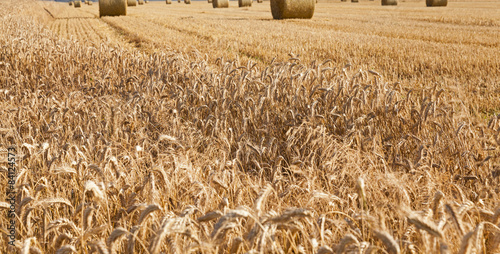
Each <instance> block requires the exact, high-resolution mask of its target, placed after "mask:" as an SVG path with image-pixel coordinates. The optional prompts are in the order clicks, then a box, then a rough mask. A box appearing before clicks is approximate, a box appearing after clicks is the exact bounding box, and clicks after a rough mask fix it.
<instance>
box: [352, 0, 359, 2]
mask: <svg viewBox="0 0 500 254" xmlns="http://www.w3.org/2000/svg"><path fill="white" fill-rule="evenodd" d="M351 3H359V0H351Z"/></svg>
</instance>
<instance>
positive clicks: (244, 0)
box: [238, 0, 252, 7]
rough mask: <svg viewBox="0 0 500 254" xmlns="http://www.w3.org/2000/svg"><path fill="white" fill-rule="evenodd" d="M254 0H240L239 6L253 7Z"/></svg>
mask: <svg viewBox="0 0 500 254" xmlns="http://www.w3.org/2000/svg"><path fill="white" fill-rule="evenodd" d="M251 6H252V0H238V7H251Z"/></svg>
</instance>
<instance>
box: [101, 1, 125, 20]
mask: <svg viewBox="0 0 500 254" xmlns="http://www.w3.org/2000/svg"><path fill="white" fill-rule="evenodd" d="M121 15H127V0H99V17H103V16H121Z"/></svg>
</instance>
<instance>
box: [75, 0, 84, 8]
mask: <svg viewBox="0 0 500 254" xmlns="http://www.w3.org/2000/svg"><path fill="white" fill-rule="evenodd" d="M74 5H75V8H80V7H82V1H80V0H78V1H75V3H74Z"/></svg>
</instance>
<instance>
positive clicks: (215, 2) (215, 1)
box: [212, 0, 229, 8]
mask: <svg viewBox="0 0 500 254" xmlns="http://www.w3.org/2000/svg"><path fill="white" fill-rule="evenodd" d="M212 6H213V7H214V8H228V7H229V0H212Z"/></svg>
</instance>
